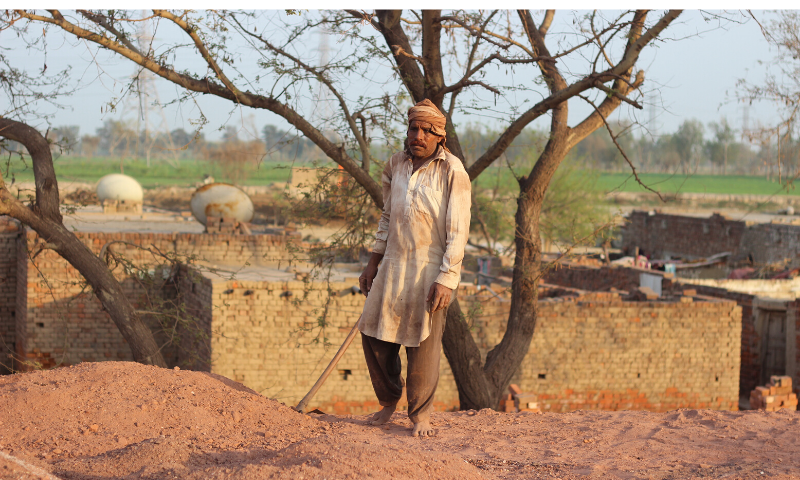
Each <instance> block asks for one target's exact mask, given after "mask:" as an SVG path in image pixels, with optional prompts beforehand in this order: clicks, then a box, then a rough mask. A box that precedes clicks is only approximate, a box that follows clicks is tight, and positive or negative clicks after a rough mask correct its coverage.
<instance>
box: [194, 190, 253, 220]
mask: <svg viewBox="0 0 800 480" xmlns="http://www.w3.org/2000/svg"><path fill="white" fill-rule="evenodd" d="M190 205H191V208H192V214H193V215H194V217H195V218H196V219H197V221H198V222H200V223H202V224H203V225H207V223H208V217H228V218H234V219H236V220H237V221H239V222H249V221H250V220H252V219H253V215H254V214H255V209H254V208H253V201H252V200H250V197H249V196H247V194H246V193H244V192H243V191H242V190H241V189H239V188H237V187H234V186H233V185H230V184H228V183H210V184H208V185H203V186H202V187H200V188H198V189H197V190H196V191H195V192H194V194H192V201H191V203H190Z"/></svg>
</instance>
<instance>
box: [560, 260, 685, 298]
mask: <svg viewBox="0 0 800 480" xmlns="http://www.w3.org/2000/svg"><path fill="white" fill-rule="evenodd" d="M642 273H646V274H648V275H657V276H661V277H664V272H660V271H657V270H650V269H646V268H635V267H617V266H611V267H594V266H590V265H577V264H571V263H568V262H564V263H560V264H557V265H556V266H555V267H554V268H552V269H550V270H549V271H548V272H547V274H545V275H544V280H545V282H547V283H552V284H555V285H562V286H565V287H571V288H577V289H581V290H587V291H593V292H596V291H607V290H609V289H611V288H616V289H618V290H625V291H627V292H633V291H635V290H636V289H637V288H638V287H639V285H640V274H642ZM670 285H671V280H670V279H668V278H665V279H664V280H663V281H662V288H669V286H670Z"/></svg>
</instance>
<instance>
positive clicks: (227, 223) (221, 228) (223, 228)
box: [206, 217, 252, 235]
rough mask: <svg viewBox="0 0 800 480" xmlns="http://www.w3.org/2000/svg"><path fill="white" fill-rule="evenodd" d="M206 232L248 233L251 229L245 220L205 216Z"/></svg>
mask: <svg viewBox="0 0 800 480" xmlns="http://www.w3.org/2000/svg"><path fill="white" fill-rule="evenodd" d="M206 233H224V234H228V235H233V234H245V235H250V234H251V233H252V231H251V230H250V227H249V226H248V225H247V223H246V222H240V221H238V220H236V219H235V218H233V217H207V218H206Z"/></svg>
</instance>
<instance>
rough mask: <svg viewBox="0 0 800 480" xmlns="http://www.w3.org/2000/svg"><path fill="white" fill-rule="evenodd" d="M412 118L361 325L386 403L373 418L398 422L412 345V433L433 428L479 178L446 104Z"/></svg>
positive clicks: (394, 160) (393, 165) (365, 281)
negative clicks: (449, 122)
mask: <svg viewBox="0 0 800 480" xmlns="http://www.w3.org/2000/svg"><path fill="white" fill-rule="evenodd" d="M408 122H409V123H408V137H407V140H406V149H405V151H404V152H401V153H396V154H394V155H392V157H391V158H390V159H389V161H388V162H387V163H386V167H385V168H384V169H383V175H382V184H383V204H384V205H383V213H382V214H381V218H380V222H379V224H378V233H377V235H376V238H377V240H376V241H375V245H374V246H373V247H372V256H371V257H370V260H369V263H368V265H367V268H366V269H365V270H364V273H362V274H361V277H360V278H359V283H360V285H361V291H362V292H364V294H365V295H367V300H366V302H365V304H364V311H363V313H362V315H361V321H360V322H359V324H358V328H359V330H360V331H361V334H362V335H361V342H362V345H363V347H364V356H365V357H366V361H367V367H368V368H369V375H370V378H371V380H372V386H373V388H374V390H375V394H376V395H377V397H378V400H379V402H380V404H381V406H382V407H383V409H382V410H381V411H379V412H377V413H376V414H375V415H374V416H373V417H372V419H371V420H370V423H371V424H372V425H382V424H384V423H386V422H388V421H389V419H390V418H391V416H392V413H394V411H395V408H396V407H397V402H398V401H399V400H400V397H401V396H402V392H403V384H404V382H403V378H402V376H401V375H400V374H401V365H400V356H399V352H400V346H401V345H403V346H405V347H406V356H407V357H408V372H407V373H408V379H407V382H406V397H407V399H408V417H409V418H410V419H411V421H412V422H413V423H414V429H413V432H412V435H414V436H430V435H433V434H434V430H433V428H432V427H431V424H430V412H431V409H432V408H433V397H434V394H435V393H436V386H437V384H438V382H439V358H440V356H441V350H442V332H443V331H444V323H445V317H446V314H447V307H448V305H450V302H451V301H452V300H453V299H454V298H455V297H454V295H453V291H454V290H455V289H456V287H458V283H459V281H460V280H461V261H462V259H463V258H464V247H465V246H466V244H467V237H468V235H469V219H470V202H471V200H470V199H471V195H470V189H471V186H470V181H469V176H468V175H467V172H466V170H464V165H463V164H462V163H461V160H459V159H458V158H457V157H456V156H454V155H453V154H451V153H450V151H449V150H448V149H447V147H446V145H445V143H446V131H445V123H446V118H445V116H444V115H443V114H442V113H441V112H440V111H439V109H437V108H436V106H435V105H434V104H433V103H432V102H431V101H430V100H427V99H426V100H423V101H421V102H419V103H418V104H416V105H415V106H413V107H412V108H410V109H409V110H408ZM379 265H380V267H379Z"/></svg>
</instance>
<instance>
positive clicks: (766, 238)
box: [622, 211, 800, 264]
mask: <svg viewBox="0 0 800 480" xmlns="http://www.w3.org/2000/svg"><path fill="white" fill-rule="evenodd" d="M635 247H639V249H640V250H641V251H644V252H645V253H646V254H647V255H648V256H650V257H651V258H664V257H666V256H667V255H680V256H690V257H707V256H710V255H714V254H716V253H722V252H731V253H733V255H732V256H731V257H730V258H731V259H734V260H738V259H744V258H747V256H748V255H750V256H752V259H753V261H754V262H755V263H757V264H765V263H774V262H780V261H783V260H784V259H787V258H788V259H794V258H795V257H797V256H798V255H800V225H788V224H780V223H760V224H752V225H751V224H749V222H743V221H737V220H728V219H726V218H725V217H723V216H721V215H718V214H714V215H712V216H711V217H709V218H700V217H685V216H681V215H666V214H661V213H656V214H655V215H649V214H648V213H647V212H642V211H634V212H631V214H630V215H629V216H628V222H627V223H626V225H625V226H624V227H623V228H622V249H623V250H625V251H627V252H628V253H629V254H632V252H633V249H634V248H635ZM765 247H769V248H765Z"/></svg>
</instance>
